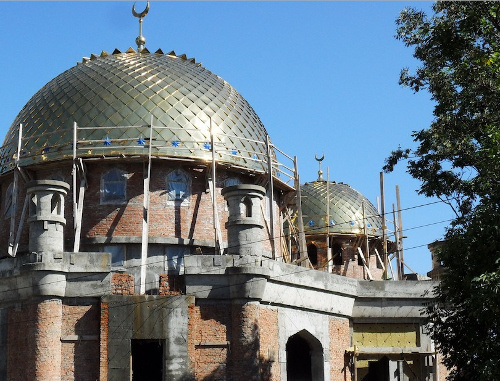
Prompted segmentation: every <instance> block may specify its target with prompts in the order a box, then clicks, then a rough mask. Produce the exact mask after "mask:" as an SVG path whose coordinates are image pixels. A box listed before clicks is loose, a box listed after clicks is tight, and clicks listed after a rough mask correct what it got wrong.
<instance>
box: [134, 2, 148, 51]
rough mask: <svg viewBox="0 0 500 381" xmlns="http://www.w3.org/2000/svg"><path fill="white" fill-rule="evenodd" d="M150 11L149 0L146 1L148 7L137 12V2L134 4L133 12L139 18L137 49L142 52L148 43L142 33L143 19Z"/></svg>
mask: <svg viewBox="0 0 500 381" xmlns="http://www.w3.org/2000/svg"><path fill="white" fill-rule="evenodd" d="M148 12H149V1H148V2H147V3H146V8H144V10H143V11H142V12H136V10H135V3H134V5H133V6H132V14H133V15H134V16H135V17H137V18H138V19H139V36H137V38H136V39H135V43H136V44H137V51H138V52H139V53H140V52H142V50H143V49H144V46H145V45H146V38H145V37H144V36H143V35H142V19H143V18H144V17H146V15H147V14H148Z"/></svg>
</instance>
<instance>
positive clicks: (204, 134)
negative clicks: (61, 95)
mask: <svg viewBox="0 0 500 381" xmlns="http://www.w3.org/2000/svg"><path fill="white" fill-rule="evenodd" d="M19 131H22V129H19ZM71 135H73V136H71ZM266 140H267V137H266V136H263V137H262V141H260V140H256V139H252V138H249V137H244V136H236V135H233V134H226V133H224V132H223V131H222V130H220V129H218V128H217V127H216V128H214V131H213V137H212V136H211V131H210V128H208V127H207V128H206V129H205V130H203V129H200V128H195V127H193V128H181V127H179V126H172V127H168V126H157V125H154V123H153V124H150V125H145V124H141V125H136V126H133V125H127V126H104V127H102V126H78V125H77V124H76V123H75V124H74V127H73V131H68V129H64V130H58V131H57V132H44V133H42V134H38V135H27V134H26V135H25V136H18V139H17V141H18V145H19V146H18V147H16V144H15V143H13V142H12V140H11V142H10V143H8V144H6V145H4V146H2V147H0V158H1V159H0V174H1V173H6V172H9V171H11V170H13V169H14V168H15V166H16V163H17V165H18V166H19V167H26V166H30V165H33V164H37V163H43V162H48V161H58V160H65V159H77V158H82V159H86V158H99V157H110V158H111V157H123V156H125V157H137V156H146V157H147V156H149V155H151V157H152V158H162V157H165V158H179V159H186V158H189V159H197V160H201V161H205V162H207V163H210V162H211V161H212V159H213V156H214V158H215V161H216V162H217V163H218V164H223V165H227V166H231V167H234V168H240V169H247V170H250V171H252V172H257V173H267V172H269V168H272V175H273V178H274V179H275V180H277V181H278V182H280V183H282V184H284V185H286V186H288V187H290V188H294V179H295V171H294V169H293V168H294V159H293V158H292V157H291V156H289V155H287V154H285V153H284V152H283V151H281V150H280V149H278V148H277V147H276V146H275V145H273V144H270V147H271V149H270V150H269V151H268V149H267V146H266ZM212 142H213V146H214V147H213V149H212ZM17 152H19V154H18V153H17ZM269 152H270V154H269ZM18 155H19V157H17V156H18ZM269 164H270V165H269Z"/></svg>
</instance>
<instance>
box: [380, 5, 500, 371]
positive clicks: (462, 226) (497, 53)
mask: <svg viewBox="0 0 500 381" xmlns="http://www.w3.org/2000/svg"><path fill="white" fill-rule="evenodd" d="M397 26H398V28H397V36H396V37H397V38H398V39H400V40H401V41H403V42H404V43H405V44H406V46H408V47H411V48H413V49H414V56H415V57H416V58H417V59H418V60H419V61H420V62H421V66H420V67H419V68H417V69H416V70H415V72H413V73H412V72H410V70H408V69H403V70H402V72H401V76H400V84H401V85H403V86H407V87H409V88H410V89H412V90H413V91H414V92H419V91H422V90H425V91H428V92H429V93H430V94H431V98H432V100H433V101H434V102H435V107H434V120H433V122H432V123H431V125H430V126H429V127H428V128H425V129H422V130H421V131H417V132H414V133H413V138H414V141H415V143H416V145H417V148H415V149H408V148H407V149H401V148H400V149H398V150H396V151H393V152H392V154H391V156H390V157H389V158H388V159H387V160H386V164H385V166H384V169H385V170H386V171H391V170H392V169H393V167H394V165H396V164H397V163H398V162H399V161H401V160H406V161H407V165H408V172H409V173H410V174H411V175H412V176H413V177H414V178H416V179H418V180H420V181H421V187H420V190H419V192H420V193H421V194H424V195H426V196H436V197H439V198H440V199H442V200H443V201H444V202H447V203H448V204H449V205H450V206H451V207H452V208H453V210H454V212H455V214H456V218H455V220H454V221H453V222H452V224H451V226H450V227H449V228H448V229H447V232H446V234H445V237H444V240H443V244H442V245H440V247H439V249H438V250H437V254H438V257H439V259H440V260H441V261H442V263H443V265H444V266H445V268H446V269H447V271H446V272H445V274H444V275H443V277H442V280H441V283H440V285H439V286H438V287H437V289H436V295H437V299H436V303H434V304H432V305H429V307H428V308H427V313H428V316H429V328H430V332H431V335H432V337H433V339H434V340H435V341H436V343H437V345H438V348H439V349H440V350H441V351H442V353H443V355H444V361H445V364H446V365H447V366H448V367H449V368H450V369H451V374H450V379H452V380H500V320H499V319H498V314H499V313H500V3H499V2H438V3H436V4H435V5H434V6H433V14H432V15H430V16H427V15H426V14H424V13H423V12H421V11H418V10H416V9H412V8H409V9H404V10H403V11H402V12H401V13H400V16H399V18H398V19H397Z"/></svg>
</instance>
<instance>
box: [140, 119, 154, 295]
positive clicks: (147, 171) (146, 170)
mask: <svg viewBox="0 0 500 381" xmlns="http://www.w3.org/2000/svg"><path fill="white" fill-rule="evenodd" d="M148 148H149V149H148V161H147V163H144V165H143V171H142V173H143V186H144V191H143V194H144V195H143V204H142V210H143V212H142V238H141V285H140V294H141V295H143V294H145V293H146V265H147V260H148V248H149V199H150V197H149V192H150V187H149V183H150V178H151V153H152V149H153V116H152V115H151V124H150V125H149V147H148Z"/></svg>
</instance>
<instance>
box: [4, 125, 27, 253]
mask: <svg viewBox="0 0 500 381" xmlns="http://www.w3.org/2000/svg"><path fill="white" fill-rule="evenodd" d="M22 138H23V125H22V124H19V130H18V134H17V151H16V160H15V162H14V164H15V167H14V182H13V184H12V195H11V196H12V199H11V214H10V229H9V245H8V248H7V252H8V253H9V255H11V256H12V255H13V254H14V240H15V236H14V229H15V227H16V215H17V194H18V192H19V189H18V187H19V158H20V155H21V143H22ZM8 197H10V196H9V195H8Z"/></svg>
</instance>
